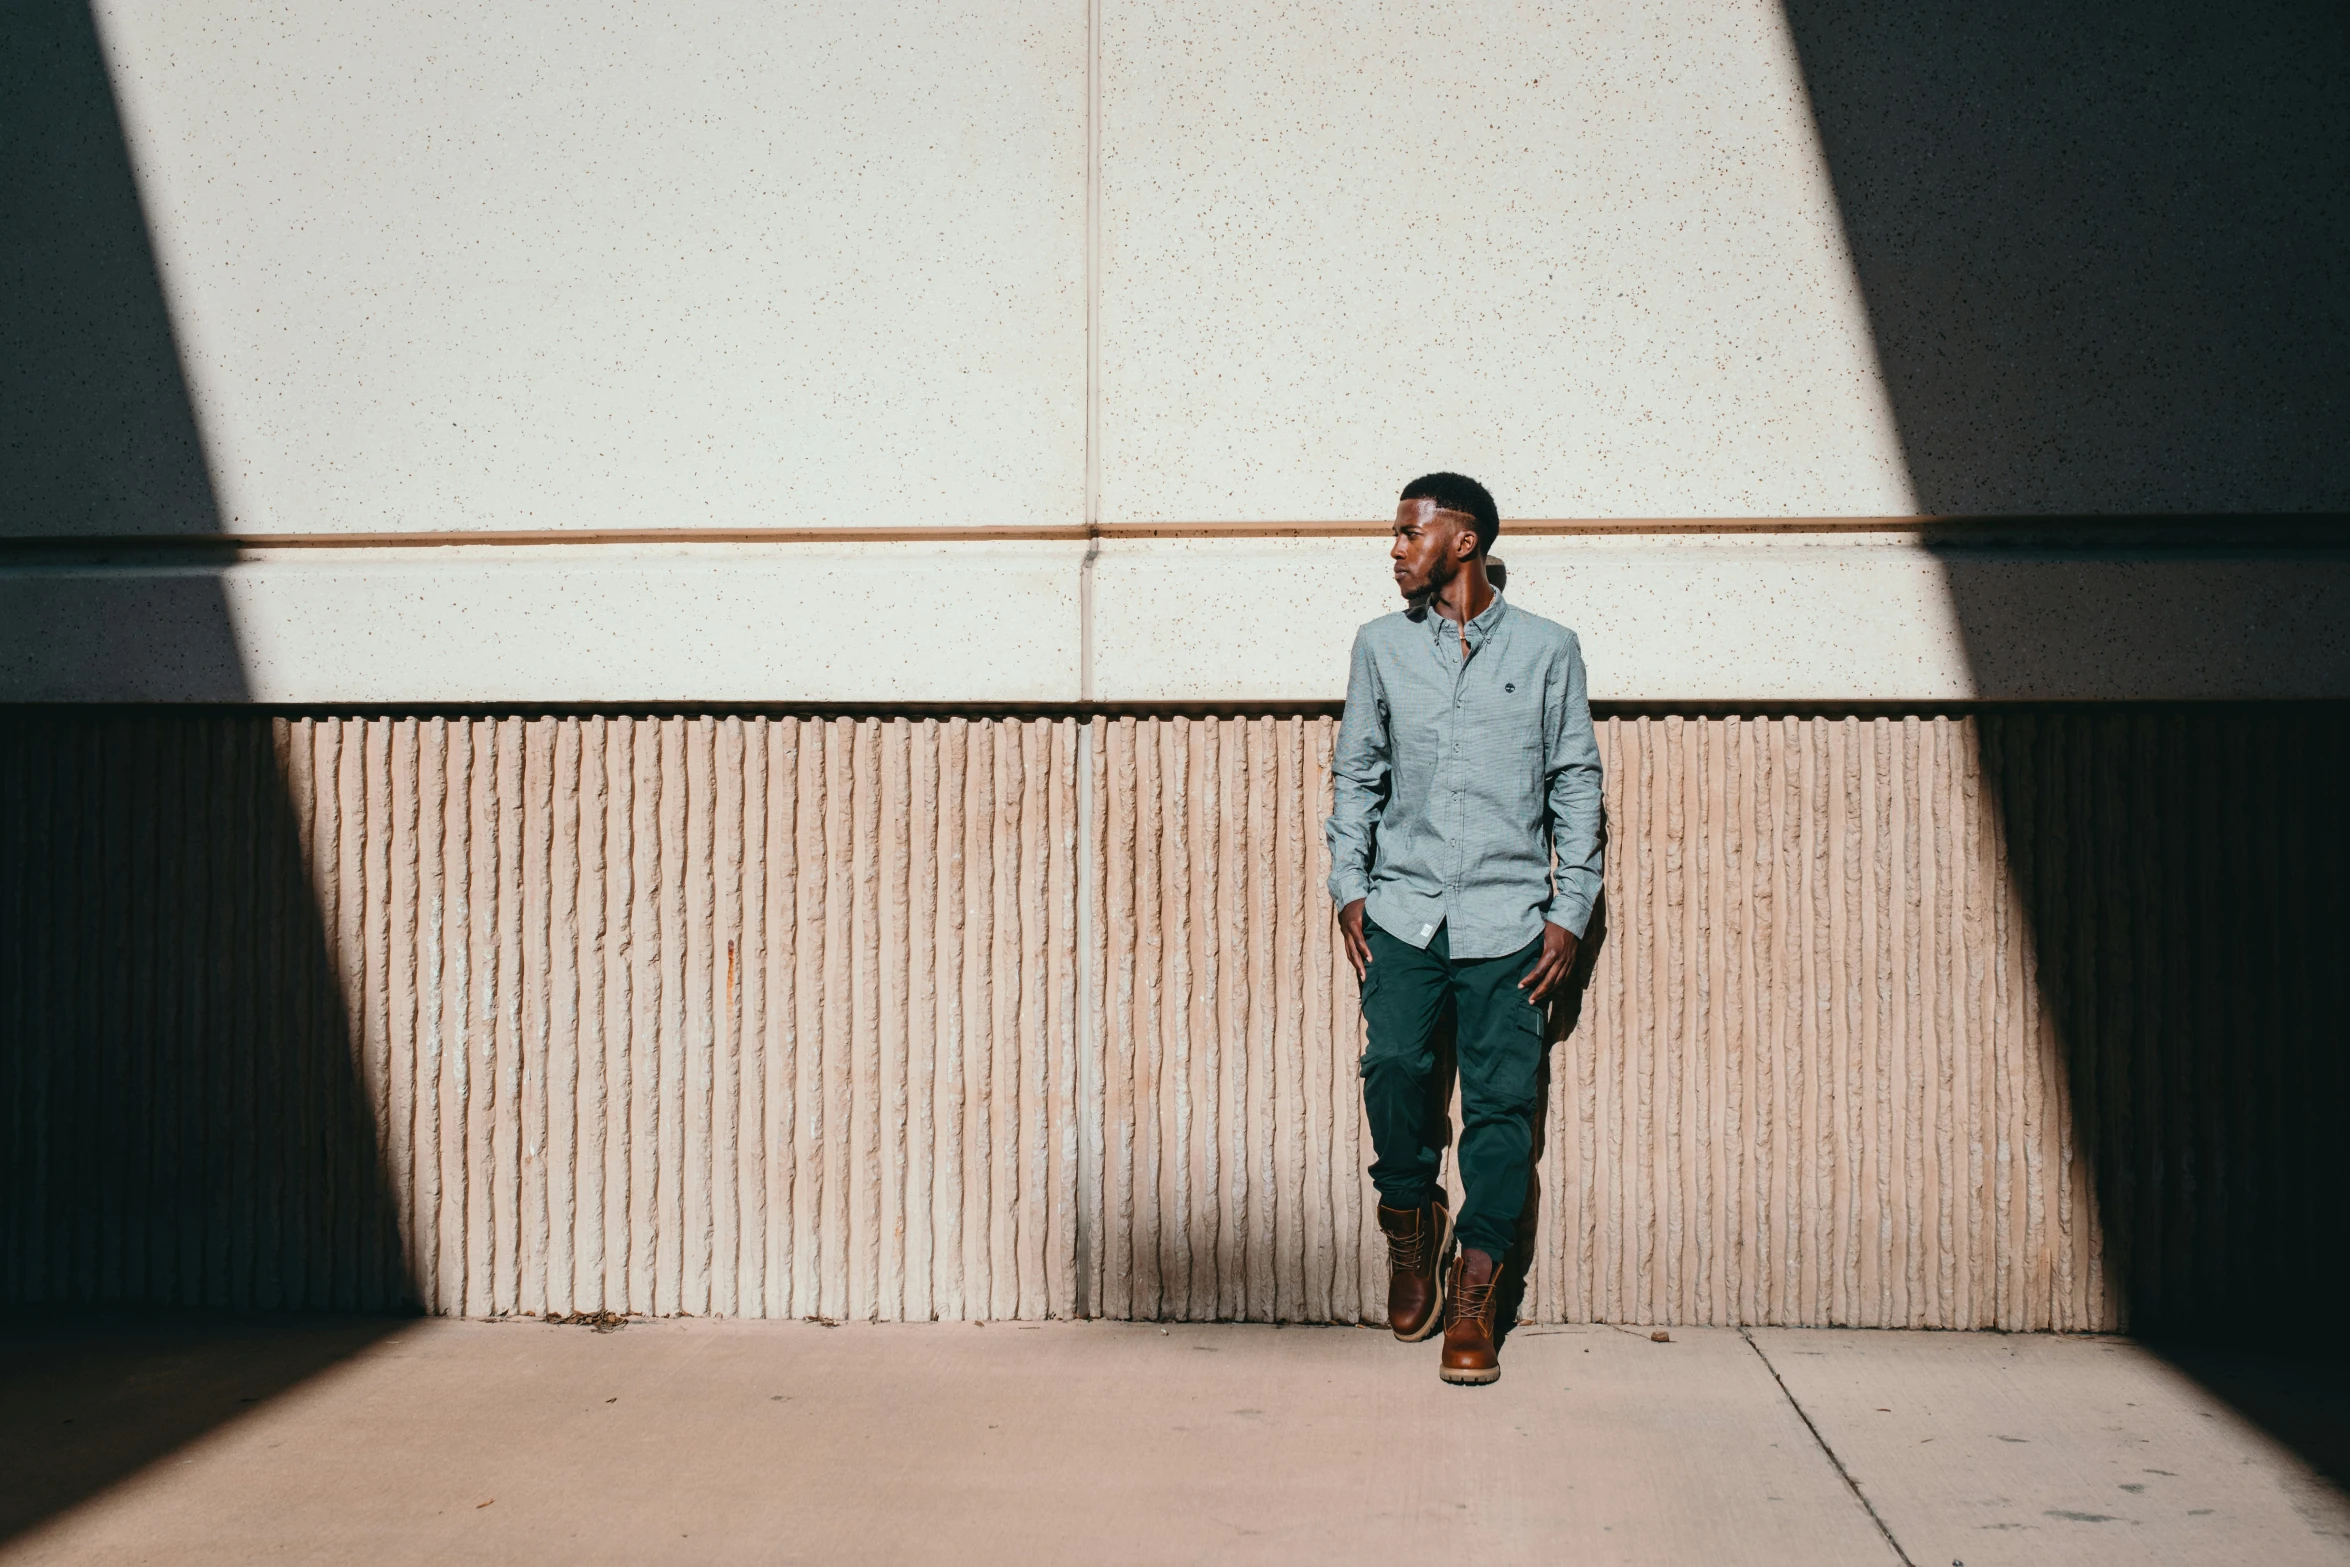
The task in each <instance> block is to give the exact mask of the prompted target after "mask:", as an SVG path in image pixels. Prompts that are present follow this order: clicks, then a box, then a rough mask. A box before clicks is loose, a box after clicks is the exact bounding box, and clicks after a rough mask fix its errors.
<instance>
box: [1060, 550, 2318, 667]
mask: <svg viewBox="0 0 2350 1567" xmlns="http://www.w3.org/2000/svg"><path fill="white" fill-rule="evenodd" d="M1503 544H1504V546H1505V549H1504V550H1502V551H1501V552H1499V553H1503V554H1505V555H1506V557H1507V560H1508V564H1509V589H1508V593H1509V596H1510V598H1511V600H1512V602H1514V603H1517V604H1519V605H1522V606H1524V607H1525V608H1527V609H1530V610H1532V611H1534V612H1535V613H1536V614H1540V615H1545V616H1548V617H1549V618H1551V619H1553V620H1557V621H1559V622H1561V623H1562V624H1565V625H1568V626H1572V627H1574V628H1575V629H1576V631H1577V632H1578V633H1579V634H1580V635H1581V637H1582V642H1583V652H1584V659H1585V662H1586V664H1587V666H1588V668H1589V670H1590V673H1591V695H1592V698H1593V699H1594V700H1595V701H1617V702H1714V701H1720V702H1776V701H1791V702H1811V701H1825V702H1838V701H1884V702H1945V701H1966V700H1971V699H1981V700H1989V701H2121V700H2173V701H2178V700H2194V699H2202V698H2213V699H2220V698H2310V697H2338V696H2343V695H2350V631H2346V630H2345V627H2350V559H2345V558H2344V557H2343V556H2342V555H2341V554H2340V553H2339V552H2334V553H2331V554H2307V555H2288V554H2282V553H2279V554H2274V555H2266V556H2262V555H2253V554H2244V555H2238V556H2214V555H2211V554H2209V553H2206V552H2198V551H2186V550H2180V551H2162V552H2157V551H2145V552H2139V553H2125V552H2118V551H2117V552H2112V553H2104V554H2096V553H2088V552H2059V551H2051V550H2022V549H2014V550H1994V549H1981V550H1964V551H1940V552H1938V551H1936V550H1932V549H1929V548H1926V547H1923V546H1921V545H1919V544H1917V543H1915V542H1912V541H1911V538H1910V536H1908V535H1902V534H1892V535H1882V536H1870V535H1827V536H1816V535H1815V536H1811V537H1809V538H1805V537H1801V536H1797V537H1792V538H1780V539H1776V540H1771V539H1766V538H1757V537H1747V538H1723V537H1718V536H1698V537H1691V538H1657V537H1643V538H1616V539H1597V538H1521V539H1517V540H1514V541H1513V540H1511V539H1509V538H1508V536H1507V535H1506V534H1505V535H1504V538H1503ZM1398 607H1400V601H1399V600H1398V599H1397V598H1396V597H1395V591H1394V583H1393V581H1392V579H1391V578H1390V577H1389V576H1388V571H1387V560H1386V555H1385V546H1384V543H1383V542H1382V541H1380V540H1378V539H1364V540H1362V541H1361V542H1359V543H1358V542H1353V541H1345V540H1296V541H1279V540H1265V541H1261V542H1258V543H1253V544H1249V545H1245V546H1243V545H1236V544H1230V543H1223V542H1194V541H1188V540H1167V541H1152V542H1149V543H1142V542H1124V541H1121V542H1118V543H1114V544H1109V545H1105V547H1104V549H1103V551H1102V555H1101V559H1100V561H1099V562H1098V564H1097V566H1096V579H1095V587H1094V613H1095V621H1094V631H1093V645H1094V649H1095V665H1094V690H1095V692H1096V693H1097V694H1098V695H1099V696H1100V697H1101V698H1102V699H1103V700H1106V701H1132V702H1156V701H1272V700H1313V699H1325V700H1334V699H1336V698H1339V697H1342V696H1343V695H1344V694H1345V690H1346V667H1347V653H1348V649H1349V648H1350V647H1351V646H1352V644H1353V639H1354V632H1355V628H1356V627H1357V626H1358V625H1360V624H1361V623H1362V622H1363V621H1365V620H1368V619H1371V618H1372V617H1374V616H1377V615H1382V614H1385V613H1388V612H1389V611H1391V610H1393V609H1396V608H1398Z"/></svg>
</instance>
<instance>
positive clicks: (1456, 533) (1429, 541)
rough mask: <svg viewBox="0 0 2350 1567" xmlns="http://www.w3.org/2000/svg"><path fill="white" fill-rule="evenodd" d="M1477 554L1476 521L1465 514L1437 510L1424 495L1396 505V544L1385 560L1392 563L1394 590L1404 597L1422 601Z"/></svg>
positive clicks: (1390, 547)
mask: <svg viewBox="0 0 2350 1567" xmlns="http://www.w3.org/2000/svg"><path fill="white" fill-rule="evenodd" d="M1476 552H1477V524H1476V519H1474V518H1472V517H1470V516H1469V515H1468V514H1467V513H1465V512H1457V511H1439V510H1438V509H1437V506H1436V503H1435V502H1434V501H1432V500H1429V499H1428V498H1426V497H1425V496H1422V497H1421V498H1420V499H1418V500H1409V501H1398V502H1397V503H1396V507H1395V542H1394V543H1393V544H1391V545H1390V546H1389V547H1388V550H1387V558H1388V559H1389V560H1390V561H1392V562H1394V563H1395V587H1396V591H1397V592H1399V593H1401V594H1402V595H1403V596H1404V597H1405V598H1407V599H1423V598H1426V597H1427V596H1428V595H1429V594H1431V593H1433V592H1435V591H1436V590H1437V589H1438V588H1441V587H1443V586H1444V585H1445V584H1446V583H1447V582H1450V581H1451V580H1452V577H1453V573H1454V572H1456V571H1458V570H1460V568H1461V562H1463V561H1465V560H1467V559H1468V558H1469V557H1470V556H1471V555H1474V554H1475V553H1476Z"/></svg>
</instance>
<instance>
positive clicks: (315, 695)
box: [0, 543, 1083, 702]
mask: <svg viewBox="0 0 2350 1567" xmlns="http://www.w3.org/2000/svg"><path fill="white" fill-rule="evenodd" d="M1082 553H1083V546H1081V545H1068V544H1049V545H1033V544H1031V545H987V544H958V543H941V544H935V545H924V544H885V545H866V546H860V547H843V548H831V547H825V546H817V545H808V546H791V545H783V546H771V547H758V548H745V547H728V546H718V545H699V546H697V545H670V546H646V547H641V548H615V549H595V548H588V549H566V548H553V547H549V548H535V547H522V548H514V549H499V548H484V549H465V550H424V549H395V550H305V551H280V552H265V553H263V554H260V555H258V556H256V557H254V558H251V559H248V560H245V561H243V562H240V563H239V564H237V565H234V566H228V567H218V566H213V567H206V566H201V565H186V566H178V567H166V568H158V569H137V568H131V569H124V568H118V567H114V566H109V565H104V564H98V565H90V566H82V567H75V566H58V567H53V568H41V567H37V566H36V567H31V568H28V569H19V570H13V571H0V691H4V692H5V694H6V698H7V699H8V700H13V701H46V702H235V701H248V700H249V701H260V702H451V701H456V702H465V701H492V702H495V701H511V700H517V699H523V694H524V693H526V692H527V693H530V696H529V698H528V699H529V700H534V701H554V702H566V701H568V702H629V701H663V700H669V701H703V700H733V701H745V702H764V701H785V702H832V701H857V700H863V701H890V702H969V701H986V702H1033V701H1068V700H1071V699H1073V698H1074V697H1075V696H1076V694H1077V688H1076V673H1077V667H1078V656H1079V647H1080V640H1079V619H1078V564H1077V563H1078V558H1079V556H1080V555H1081V554H1082Z"/></svg>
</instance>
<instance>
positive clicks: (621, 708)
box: [0, 697, 2350, 720]
mask: <svg viewBox="0 0 2350 1567" xmlns="http://www.w3.org/2000/svg"><path fill="white" fill-rule="evenodd" d="M1345 705H1346V704H1345V703H1343V702H1341V701H1338V700H1336V699H1333V698H1295V699H1274V698H1267V699H1265V700H1263V701H1201V702H1120V701H1107V702H894V703H893V702H689V701H675V702H0V717H8V716H17V717H25V716H39V715H52V716H54V715H57V714H60V713H64V712H68V711H71V712H79V713H91V712H101V711H103V712H116V713H121V714H125V715H135V714H142V713H146V714H159V715H173V716H180V717H195V716H202V715H204V714H207V713H210V714H255V713H263V714H269V715H272V716H275V717H280V718H315V719H330V718H350V717H363V718H390V719H401V718H646V717H659V718H699V717H710V718H725V717H729V716H736V717H744V718H754V717H755V718H848V719H864V718H872V719H892V718H908V719H920V718H937V719H952V718H1019V719H1035V718H1048V719H1049V718H1108V719H1118V718H1135V719H1154V718H1289V717H1299V718H1321V717H1328V718H1336V717H1338V716H1340V715H1341V714H1342V713H1343V712H1344V710H1345ZM2343 707H2350V699H2344V698H2339V697H2252V698H2246V697H2212V698H2187V699H2180V698H2142V699H2140V698H2131V699H2082V700H2074V701H2058V702H2047V701H1974V700H1945V701H1926V700H1919V701H1901V700H1898V699H1893V700H1885V701H1856V700H1837V699H1834V698H1821V699H1818V700H1809V701H1807V700H1799V699H1790V700H1785V701H1751V702H1739V701H1717V700H1708V699H1699V698H1692V699H1690V700H1688V701H1680V702H1676V701H1670V700H1640V701H1623V702H1614V701H1595V702H1593V703H1592V704H1591V716H1592V717H1593V718H1594V719H1603V720H1604V719H1609V718H1659V719H1663V718H1682V719H1702V718H1748V719H1780V718H1855V719H1870V718H1919V719H1932V718H1936V717H1950V718H1956V717H1961V716H1964V715H1967V714H1971V713H2089V712H2098V713H2110V712H2115V711H2127V712H2132V713H2145V714H2159V713H2171V712H2176V713H2196V712H2214V711H2222V710H2224V711H2230V712H2244V711H2249V710H2265V711H2284V710H2286V709H2312V710H2333V709H2338V708H2343Z"/></svg>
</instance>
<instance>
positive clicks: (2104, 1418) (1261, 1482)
mask: <svg viewBox="0 0 2350 1567" xmlns="http://www.w3.org/2000/svg"><path fill="white" fill-rule="evenodd" d="M109 1331H111V1332H112V1333H113V1334H114V1335H115V1336H114V1337H111V1338H109V1337H107V1336H106V1335H107V1333H108V1332H109ZM142 1332H143V1333H145V1335H146V1337H145V1338H144V1339H142V1338H141V1337H140V1334H141V1333H142ZM208 1335H209V1336H208ZM305 1335H307V1337H305ZM338 1335H340V1336H339V1337H338ZM1435 1354H1436V1352H1435V1348H1434V1346H1433V1345H1420V1346H1411V1347H1406V1346H1402V1345H1398V1344H1396V1343H1395V1342H1394V1341H1393V1340H1392V1339H1390V1338H1389V1337H1388V1336H1387V1335H1386V1334H1384V1333H1380V1332H1372V1331H1366V1330H1359V1329H1333V1328H1285V1329H1277V1328H1263V1327H1235V1326H1174V1327H1168V1328H1164V1329H1162V1328H1160V1327H1157V1326H1141V1325H1112V1324H1103V1323H1048V1324H1030V1325H1020V1324H1013V1323H993V1324H989V1325H987V1326H985V1327H973V1326H971V1325H968V1324H956V1325H944V1324H939V1325H928V1326H920V1327H873V1326H847V1327H841V1328H837V1329H834V1328H825V1327H822V1326H818V1325H813V1324H799V1323H789V1324H764V1323H722V1322H674V1321H671V1322H637V1323H632V1324H630V1325H629V1326H628V1327H626V1328H625V1329H623V1330H621V1331H617V1332H611V1333H601V1334H599V1333H592V1332H589V1331H586V1330H584V1329H580V1328H568V1327H552V1326H547V1325H544V1324H540V1323H535V1322H515V1323H471V1322H450V1321H428V1322H412V1323H402V1324H378V1325H375V1326H374V1327H372V1328H365V1329H359V1328H353V1327H350V1326H348V1325H331V1324H329V1325H317V1324H301V1323H289V1324H281V1325H278V1326H276V1327H274V1328H269V1329H252V1328H236V1329H233V1330H232V1329H222V1330H218V1331H213V1330H207V1329H203V1328H195V1329H186V1330H182V1329H178V1328H164V1329H154V1328H149V1329H138V1328H117V1329H113V1330H107V1329H103V1328H88V1329H83V1328H61V1329H60V1328H52V1329H50V1330H46V1335H45V1336H44V1334H42V1333H35V1334H33V1335H31V1336H30V1337H27V1336H25V1335H23V1334H21V1333H20V1334H16V1335H13V1336H12V1337H11V1338H10V1339H9V1341H8V1344H7V1356H8V1358H7V1368H8V1380H7V1386H8V1388H9V1390H10V1394H9V1399H8V1405H9V1409H8V1411H7V1413H6V1414H5V1415H4V1416H0V1437H5V1438H6V1439H7V1441H8V1446H9V1449H10V1452H11V1460H10V1464H9V1465H8V1466H7V1472H6V1473H5V1474H0V1496H4V1499H5V1503H6V1506H7V1508H8V1513H7V1516H8V1517H9V1518H12V1519H14V1520H15V1525H16V1527H17V1529H18V1530H19V1531H20V1532H18V1533H16V1534H15V1536H14V1538H13V1539H12V1540H10V1541H9V1542H8V1544H7V1546H6V1547H5V1548H0V1559H5V1560H7V1561H10V1562H66V1561H75V1562H79V1561H123V1562H132V1561H170V1562H246V1561H250V1560H253V1559H256V1558H261V1557H271V1558H291V1559H296V1560H321V1561H347V1562H426V1561H499V1562H537V1561H546V1562H566V1563H574V1562H603V1561H611V1562H621V1561H629V1562H641V1561H646V1560H664V1559H666V1560H677V1561H746V1562H747V1561H760V1562H774V1561H809V1562H842V1561H875V1562H894V1561H956V1562H964V1561H1019V1562H1037V1561H1045V1562H1062V1561H1067V1562H1093V1561H1117V1562H1128V1561H1134V1562H1162V1561H1164V1562H1177V1561H1237V1562H1254V1561H1289V1562H1296V1561H1317V1562H1318V1561H1415V1560H1419V1561H1424V1560H1431V1559H1438V1558H1440V1557H1441V1558H1450V1557H1453V1556H1458V1557H1460V1558H1461V1559H1464V1560H1467V1559H1475V1560H1478V1561H1481V1562H1501V1561H1513V1562H1514V1561H1534V1560H1542V1561H1572V1562H1595V1563H1598V1562H1609V1563H1613V1562H1628V1563H1629V1562H1640V1563H1645V1562H1693V1563H1731V1562H1750V1563H1758V1564H1759V1563H1788V1564H1797V1563H1800V1564H1805V1567H1814V1564H1833V1563H1846V1562H1851V1563H1869V1564H1885V1563H1899V1562H1903V1561H1906V1562H1909V1563H1911V1564H1913V1567H1942V1564H1944V1563H1949V1562H1954V1561H1963V1562H1965V1563H1966V1564H1967V1567H1994V1564H1998V1563H2035V1564H2039V1563H2049V1562H2115V1563H2125V1562H2126V1563H2149V1562H2179V1563H2219V1562H2259V1563H2264V1564H2287V1563H2301V1562H2350V1507H2346V1506H2345V1503H2344V1500H2343V1498H2342V1496H2341V1495H2340V1494H2339V1493H2338V1492H2337V1491H2336V1490H2335V1489H2333V1487H2332V1486H2330V1485H2329V1484H2328V1483H2327V1482H2326V1481H2325V1480H2323V1479H2321V1478H2320V1477H2319V1476H2318V1475H2317V1474H2316V1473H2315V1472H2314V1471H2313V1470H2312V1469H2310V1468H2309V1467H2308V1466H2307V1465H2305V1464H2304V1463H2303V1462H2302V1461H2300V1460H2299V1459H2297V1458H2296V1457H2295V1456H2293V1454H2292V1453H2290V1452H2288V1451H2287V1450H2286V1449H2285V1448H2283V1447H2282V1446H2280V1445H2278V1444H2277V1443H2276V1442H2274V1441H2272V1440H2271V1439H2270V1438H2268V1437H2267V1436H2265V1435H2263V1434H2262V1433H2261V1432H2260V1431H2259V1430H2257V1429H2255V1428H2254V1427H2252V1426H2251V1425H2249V1424H2248V1423H2246V1422H2245V1421H2244V1420H2243V1419H2242V1418H2240V1417H2239V1416H2238V1415H2237V1414H2235V1413H2234V1412H2233V1410H2232V1409H2231V1408H2230V1407H2229V1405H2227V1404H2226V1403H2223V1402H2221V1401H2220V1400H2219V1399H2218V1398H2217V1397H2215V1396H2214V1395H2212V1394H2211V1393H2209V1392H2207V1391H2205V1390H2204V1388H2203V1387H2202V1386H2200V1385H2199V1384H2198V1383H2197V1382H2195V1381H2193V1380H2191V1379H2190V1378H2188V1377H2187V1376H2185V1375H2183V1374H2182V1373H2180V1372H2179V1371H2177V1370H2174V1369H2173V1368H2172V1367H2171V1366H2170V1365H2169V1364H2167V1363H2166V1362H2164V1361H2163V1360H2161V1359H2160V1358H2158V1357H2156V1356H2155V1355H2153V1354H2151V1353H2149V1352H2148V1351H2146V1350H2144V1349H2142V1348H2139V1347H2138V1346H2135V1345H2132V1344H2129V1343H2126V1342H2123V1341H2119V1340H2111V1339H2079V1338H2073V1339H2056V1338H2023V1337H2003V1336H1996V1335H1974V1334H1903V1333H1882V1332H1829V1331H1794V1330H1756V1331H1755V1332H1753V1333H1752V1334H1751V1335H1748V1334H1742V1333H1740V1332H1737V1331H1733V1330H1721V1329H1714V1330H1705V1329H1697V1330H1691V1329H1677V1330H1675V1331H1674V1332H1673V1334H1672V1337H1671V1341H1670V1342H1668V1343H1654V1342H1652V1341H1651V1340H1650V1339H1649V1337H1648V1335H1647V1333H1646V1332H1644V1331H1632V1330H1627V1329H1613V1328H1605V1327H1593V1328H1546V1327H1529V1328H1525V1329H1522V1330H1520V1331H1519V1332H1518V1333H1517V1334H1516V1335H1515V1336H1514V1337H1513V1338H1512V1340H1511V1342H1510V1345H1509V1348H1508V1351H1507V1353H1506V1356H1505V1361H1504V1364H1505V1365H1506V1367H1507V1375H1506V1376H1505V1377H1504V1379H1503V1380H1502V1382H1501V1383H1500V1384H1499V1385H1498V1386H1495V1387H1492V1388H1487V1389H1460V1388H1449V1387H1445V1386H1443V1385H1442V1384H1440V1383H1439V1382H1438V1381H1437V1380H1436V1374H1435ZM288 1366H290V1367H291V1368H292V1369H291V1370H288V1369H286V1368H287V1367H288ZM273 1378H275V1379H277V1382H282V1383H284V1384H285V1386H284V1390H283V1391H282V1392H274V1396H273V1389H274V1388H275V1386H276V1382H273V1381H272V1379H273ZM256 1390H258V1391H256ZM243 1400H252V1402H241V1401H243ZM77 1411H78V1413H77ZM173 1419H176V1420H179V1421H180V1422H182V1424H181V1425H180V1426H176V1427H175V1426H171V1425H170V1424H169V1422H170V1421H171V1420H173ZM141 1422H145V1423H146V1425H147V1426H150V1427H152V1428H153V1429H133V1427H134V1426H138V1425H140V1423H141ZM158 1431H161V1432H162V1433H163V1435H161V1436H158V1435H157V1434H156V1433H157V1432H158ZM1399 1431H1411V1432H1413V1433H1415V1438H1414V1441H1413V1443H1412V1446H1411V1450H1410V1453H1409V1455H1408V1456H1406V1455H1405V1454H1404V1453H1403V1452H1402V1451H1401V1450H1399V1448H1398V1447H1397V1444H1396V1442H1395V1439H1394V1437H1393V1436H1392V1435H1390V1434H1389V1433H1394V1432H1399ZM44 1432H46V1433H48V1435H47V1437H46V1439H43V1436H42V1433H44ZM182 1438H184V1440H182ZM172 1442H178V1443H179V1445H177V1446H172V1445H170V1443H172ZM109 1444H112V1446H111V1447H109ZM142 1444H144V1445H143V1446H142ZM126 1455H127V1456H126ZM109 1464H113V1465H114V1466H115V1471H114V1472H110V1471H109V1468H108V1466H109ZM116 1472H119V1474H120V1475H121V1478H119V1479H116V1478H115V1477H114V1474H115V1473H116Z"/></svg>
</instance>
